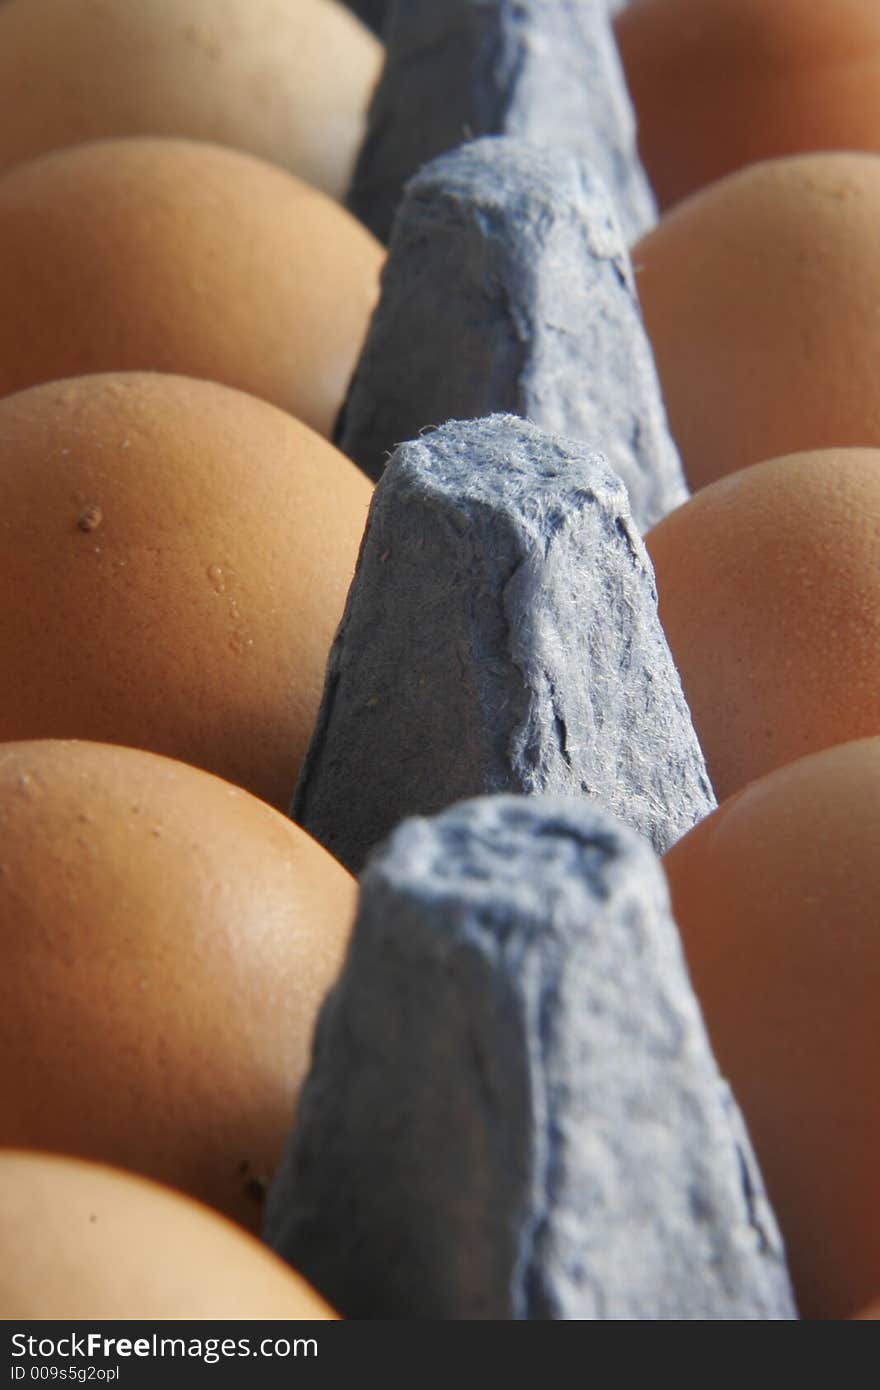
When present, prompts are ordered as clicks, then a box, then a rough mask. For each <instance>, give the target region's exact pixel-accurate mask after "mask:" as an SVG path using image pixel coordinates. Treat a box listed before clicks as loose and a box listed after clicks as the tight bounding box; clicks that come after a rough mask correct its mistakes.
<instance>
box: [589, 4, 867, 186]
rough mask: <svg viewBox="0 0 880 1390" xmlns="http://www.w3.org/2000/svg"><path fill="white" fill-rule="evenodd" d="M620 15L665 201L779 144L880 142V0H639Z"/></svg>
mask: <svg viewBox="0 0 880 1390" xmlns="http://www.w3.org/2000/svg"><path fill="white" fill-rule="evenodd" d="M614 27H615V33H616V37H617V43H618V47H619V49H620V54H621V59H622V61H623V65H624V70H625V72H626V78H627V83H628V86H629V90H630V95H631V97H632V99H633V105H634V106H635V110H636V116H637V119H638V126H639V149H640V153H641V156H642V160H643V162H644V164H645V166H646V169H647V172H648V176H649V178H650V180H651V183H652V185H653V188H654V191H655V193H656V194H657V198H658V201H659V203H660V205H661V206H662V207H664V208H665V207H668V206H669V205H670V204H672V203H675V202H677V201H678V200H679V199H681V198H683V197H685V196H686V195H687V194H689V193H693V192H694V191H695V190H696V189H698V188H701V187H703V185H705V184H708V183H712V182H713V181H714V180H715V179H719V178H721V177H723V176H724V175H725V174H729V173H732V172H733V171H734V170H735V169H740V168H743V167H744V166H745V165H747V164H754V163H756V162H757V161H758V160H762V159H770V158H772V157H773V156H775V155H786V154H798V153H801V152H808V151H812V150H875V151H876V150H880V6H878V5H877V4H876V0H834V3H833V4H828V3H825V4H820V3H817V0H631V3H630V4H628V5H626V6H625V8H624V9H623V10H622V12H621V13H620V14H619V15H618V16H617V17H616V19H615V24H614Z"/></svg>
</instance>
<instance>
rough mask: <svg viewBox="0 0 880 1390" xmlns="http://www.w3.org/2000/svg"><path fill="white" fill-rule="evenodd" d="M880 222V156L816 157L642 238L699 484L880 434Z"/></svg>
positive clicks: (653, 304) (643, 283) (645, 296)
mask: <svg viewBox="0 0 880 1390" xmlns="http://www.w3.org/2000/svg"><path fill="white" fill-rule="evenodd" d="M774 2H775V0H774ZM878 225H880V156H878V155H872V154H815V155H801V156H796V157H793V158H790V159H780V160H771V161H768V162H767V163H764V164H757V165H753V166H752V167H751V168H749V169H746V170H743V171H742V172H741V173H737V174H732V175H731V176H730V177H729V178H727V179H723V180H722V181H721V182H720V183H717V184H713V185H712V186H711V187H709V188H707V189H705V190H704V191H703V192H701V193H697V194H695V195H694V196H693V197H692V198H689V199H687V200H686V201H685V202H684V203H681V204H679V206H678V207H677V208H675V209H674V210H673V211H672V212H670V213H667V215H666V216H665V217H663V218H662V219H661V220H660V222H659V223H658V225H657V227H656V228H654V230H653V231H651V232H649V233H648V234H647V236H645V237H643V238H642V240H641V241H640V242H639V243H638V244H637V246H636V247H634V249H633V252H632V259H633V268H634V270H635V275H636V284H637V287H638V293H639V298H640V301H641V305H642V310H643V313H644V318H645V326H646V329H647V332H648V337H649V338H650V341H651V345H652V347H653V349H654V356H655V359H656V363H657V369H658V373H659V376H660V382H661V386H662V388H663V395H664V399H665V402H666V409H667V414H668V417H669V424H670V427H671V429H672V433H673V435H674V436H675V439H676V442H677V443H678V446H679V449H680V450H681V454H682V460H683V463H684V468H685V472H686V474H687V477H688V481H689V483H690V485H691V487H692V488H700V487H704V486H705V484H706V483H710V482H712V481H713V480H714V479H716V478H720V477H722V476H723V475H724V474H727V473H730V472H732V471H733V470H734V469H737V468H744V467H746V466H747V465H748V464H751V463H757V462H759V460H761V459H766V458H775V457H778V456H779V455H781V454H788V453H794V452H799V451H802V450H806V449H825V448H844V447H858V446H868V447H872V446H877V445H880V391H878V389H877V372H876V363H877V361H878V358H880V314H878V313H877V304H878V302H880V238H878V236H877V227H878Z"/></svg>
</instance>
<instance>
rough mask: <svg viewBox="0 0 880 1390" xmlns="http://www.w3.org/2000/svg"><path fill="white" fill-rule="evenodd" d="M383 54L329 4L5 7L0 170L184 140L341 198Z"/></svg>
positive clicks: (261, 0)
mask: <svg viewBox="0 0 880 1390" xmlns="http://www.w3.org/2000/svg"><path fill="white" fill-rule="evenodd" d="M382 52H383V50H382V46H381V44H379V43H378V41H377V40H376V39H375V38H374V37H373V35H372V34H370V33H369V31H368V30H367V29H366V27H365V26H364V25H362V24H360V23H359V22H358V21H357V20H356V19H355V17H354V16H353V15H352V14H350V13H349V12H348V11H347V10H346V9H344V8H343V7H342V6H341V5H337V4H331V3H329V0H137V3H136V4H121V3H120V0H86V3H83V0H79V3H76V4H71V3H70V0H7V3H6V4H3V5H0V169H7V168H10V167H11V166H12V165H14V164H19V163H21V162H22V161H24V160H27V159H32V158H34V156H36V155H39V154H45V153H47V152H48V151H49V150H53V149H58V148H60V147H63V146H66V145H74V144H79V143H81V142H82V141H85V140H92V139H97V138H101V137H104V136H115V135H183V136H188V137H190V138H193V139H199V140H208V141H211V142H214V143H216V144H218V145H230V146H234V147H235V148H237V149H242V150H247V151H249V152H250V153H251V154H256V155H260V156H261V157H262V158H264V159H268V160H271V161H272V162H273V163H276V164H280V165H283V166H284V167H285V168H287V169H289V170H290V171H291V172H292V173H294V174H298V175H299V176H300V177H301V178H303V179H305V180H306V182H307V183H311V184H314V185H315V186H316V187H318V188H321V189H323V190H324V191H325V192H326V193H329V194H331V195H333V196H334V197H342V196H343V195H344V193H345V192H346V190H347V188H348V183H349V180H350V177H351V171H352V168H353V165H354V159H355V156H356V154H357V150H358V147H359V145H360V143H361V140H362V139H363V134H364V126H365V115H366V109H367V105H368V103H369V99H370V95H371V92H372V89H373V87H374V86H375V83H376V80H377V78H378V75H379V71H380V68H381V63H382Z"/></svg>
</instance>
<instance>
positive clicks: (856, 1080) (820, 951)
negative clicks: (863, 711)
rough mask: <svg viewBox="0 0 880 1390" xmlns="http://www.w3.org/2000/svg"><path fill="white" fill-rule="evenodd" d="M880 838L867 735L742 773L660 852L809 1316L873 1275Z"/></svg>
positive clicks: (875, 1281) (852, 1295)
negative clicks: (730, 792) (714, 805)
mask: <svg viewBox="0 0 880 1390" xmlns="http://www.w3.org/2000/svg"><path fill="white" fill-rule="evenodd" d="M878 843H880V739H877V738H874V739H867V740H859V741H857V742H853V743H847V744H842V745H840V746H838V747H836V748H831V749H827V750H825V751H824V752H822V753H817V754H814V755H813V756H811V757H809V758H803V759H801V760H800V761H798V762H796V763H791V764H790V765H789V766H787V767H785V768H781V769H780V770H778V771H777V772H774V773H771V774H770V775H769V776H768V777H763V778H761V779H759V780H758V781H756V782H752V783H751V784H750V785H749V786H748V787H746V788H745V789H744V790H743V791H742V792H740V793H739V794H738V795H736V796H734V797H732V798H731V799H730V800H729V801H726V802H725V803H723V804H722V805H721V806H720V807H719V809H718V810H717V811H715V812H713V813H712V815H710V816H708V817H707V818H706V819H705V820H704V821H701V822H700V824H699V825H697V826H696V827H695V828H694V829H693V830H691V831H690V832H689V833H688V834H687V835H686V836H685V837H684V838H683V839H682V840H680V841H679V842H678V844H677V845H675V846H674V847H673V848H672V849H671V850H670V851H669V852H668V853H667V855H666V857H665V860H664V863H665V868H666V873H667V877H668V879H669V884H670V889H671V893H672V907H673V915H674V917H675V920H676V922H677V923H678V925H679V928H680V930H681V933H682V938H683V942H684V947H685V952H686V955H687V960H688V964H689V967H690V971H691V975H692V978H693V982H694V985H695V988H696V992H697V995H698V998H699V1000H700V1003H701V1005H702V1008H703V1012H704V1015H705V1019H706V1023H707V1026H708V1030H709V1035H710V1039H711V1041H712V1045H713V1047H714V1049H715V1053H716V1056H717V1057H718V1061H719V1063H720V1066H721V1070H722V1072H723V1073H724V1074H725V1075H726V1076H727V1077H728V1078H729V1080H730V1082H731V1083H732V1086H733V1090H734V1094H735V1096H736V1098H737V1100H738V1102H739V1104H740V1106H741V1108H742V1110H743V1113H744V1115H745V1118H746V1122H747V1124H748V1127H749V1132H750V1134H751V1137H752V1140H753V1142H754V1144H755V1148H756V1151H757V1154H758V1158H759V1161H760V1164H761V1169H762V1172H763V1175H764V1179H765V1181H766V1183H767V1188H768V1192H769V1196H770V1199H771V1201H772V1203H773V1205H774V1208H775V1211H776V1215H777V1217H778V1219H779V1222H780V1226H781V1228H782V1232H783V1235H784V1238H785V1242H786V1248H787V1254H788V1260H789V1264H790V1268H791V1272H792V1277H793V1282H794V1288H795V1293H796V1297H797V1301H798V1306H799V1309H800V1312H801V1316H802V1317H805V1318H843V1317H848V1316H850V1315H852V1314H854V1313H856V1312H858V1310H859V1309H860V1308H862V1307H864V1305H865V1304H866V1303H868V1302H869V1301H870V1300H871V1299H872V1298H874V1297H876V1295H877V1290H878V1289H880V1225H878V1223H877V1221H876V1220H875V1219H874V1218H875V1212H876V1202H877V1170H878V1162H880V1103H878V1095H880V1029H878V1027H877V1010H878V1004H880V931H878V920H877V902H878V898H880V856H878V854H877V845H878Z"/></svg>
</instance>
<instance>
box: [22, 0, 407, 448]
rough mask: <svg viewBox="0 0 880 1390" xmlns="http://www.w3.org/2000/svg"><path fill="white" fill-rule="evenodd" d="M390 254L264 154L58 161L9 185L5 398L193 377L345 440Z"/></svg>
mask: <svg viewBox="0 0 880 1390" xmlns="http://www.w3.org/2000/svg"><path fill="white" fill-rule="evenodd" d="M30 3H31V0H25V6H27V4H30ZM383 255H384V253H383V251H382V249H381V247H380V246H379V244H378V242H377V241H376V240H375V239H374V238H373V237H372V236H371V235H370V233H369V232H367V231H366V230H365V229H364V228H363V227H362V226H361V225H360V223H359V222H357V221H356V220H355V219H354V218H353V217H352V216H350V214H349V213H347V212H345V211H344V209H343V208H341V207H339V206H338V204H336V203H334V202H333V201H332V200H331V199H330V198H328V197H327V196H326V194H323V193H319V192H318V191H317V190H315V189H313V188H309V187H308V185H306V184H305V183H303V182H302V181H301V180H299V179H297V178H295V177H294V176H293V175H292V174H288V173H287V172H286V171H285V170H283V169H278V168H276V167H275V166H273V165H271V164H268V163H266V162H265V161H263V160H261V159H257V158H255V157H254V156H252V155H247V154H241V153H239V152H238V151H235V150H226V149H221V148H220V147H219V146H216V145H208V144H201V143H198V142H195V141H187V140H173V139H150V138H146V137H145V138H142V139H129V140H106V141H95V142H93V143H90V144H86V145H77V146H75V147H73V148H72V149H69V150H62V151H60V152H58V153H55V154H48V155H44V156H42V157H41V158H39V159H35V160H32V161H30V162H29V163H27V164H22V165H19V166H18V167H16V168H15V169H11V170H9V171H7V172H6V173H5V174H4V175H3V176H2V177H0V306H2V312H0V395H6V394H8V393H9V392H12V391H16V390H20V389H22V388H24V387H27V386H33V385H36V384H38V383H40V382H44V381H51V380H54V379H58V378H61V377H68V376H81V375H84V374H86V373H90V372H103V371H114V370H122V371H126V370H138V369H149V370H155V371H164V372H176V373H180V374H182V375H184V376H195V377H205V378H208V379H210V380H212V381H219V382H222V383H224V384H225V385H227V386H235V387H238V388H239V389H240V390H243V391H248V392H250V393H252V394H253V395H255V396H261V397H263V398H264V399H265V400H268V401H270V402H272V403H273V404H275V405H278V406H281V407H282V408H283V409H284V410H288V411H290V412H291V414H293V415H296V416H298V417H299V418H300V419H302V420H303V421H305V423H306V424H308V425H311V426H312V427H313V428H314V429H316V430H318V431H319V432H320V433H322V434H330V433H331V431H332V429H333V425H334V421H335V419H336V415H337V413H338V411H339V408H340V406H341V404H342V400H343V398H344V396H345V393H346V390H347V387H348V382H349V378H350V376H351V373H352V371H353V369H354V366H355V363H356V361H357V357H358V354H359V352H360V347H361V343H362V341H363V339H364V336H365V334H366V329H367V325H368V322H369V318H370V315H371V313H372V309H373V305H374V303H375V300H376V297H377V294H378V276H379V269H380V265H381V262H382V259H383Z"/></svg>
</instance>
